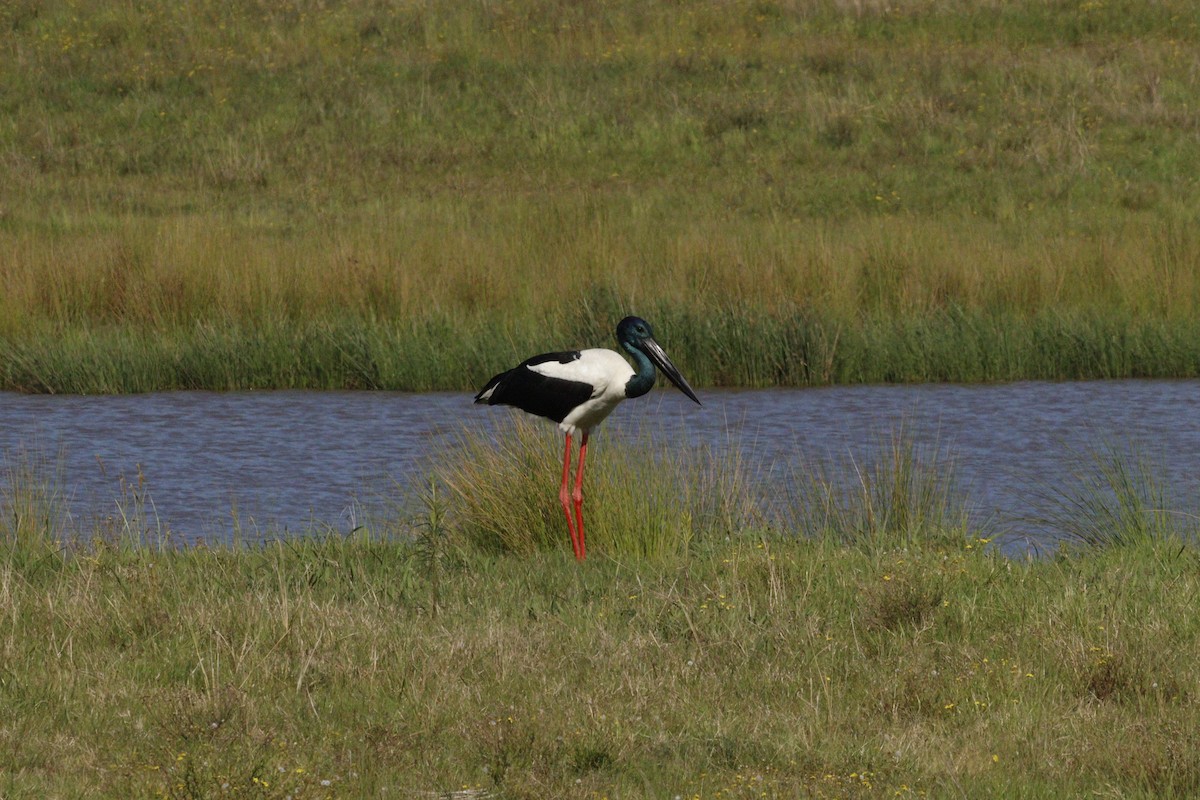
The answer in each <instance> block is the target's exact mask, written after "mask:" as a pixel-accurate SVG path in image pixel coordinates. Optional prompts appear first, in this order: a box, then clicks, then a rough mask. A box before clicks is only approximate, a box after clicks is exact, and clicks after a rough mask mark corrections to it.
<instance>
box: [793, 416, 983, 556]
mask: <svg viewBox="0 0 1200 800" xmlns="http://www.w3.org/2000/svg"><path fill="white" fill-rule="evenodd" d="M880 439H881V440H880V443H879V444H880V446H879V447H878V448H877V450H876V452H875V453H874V454H873V456H872V458H871V459H870V460H868V461H867V462H866V463H861V464H860V463H857V462H855V461H853V460H851V461H849V462H848V463H843V464H837V465H821V464H806V463H801V464H796V465H792V467H791V469H792V475H791V477H790V478H789V480H788V481H787V484H786V485H787V487H788V488H789V495H788V497H787V500H786V505H785V506H784V507H783V508H781V509H779V511H778V512H777V513H779V514H780V516H781V518H782V520H783V524H784V527H785V529H787V530H793V531H796V532H798V533H799V534H800V535H803V536H807V537H812V538H829V539H831V540H833V541H835V542H838V543H841V544H851V543H853V544H855V545H856V546H859V547H867V548H882V549H885V550H894V549H904V548H908V547H916V546H920V545H922V544H923V543H928V542H930V541H934V540H940V539H943V538H945V539H947V540H948V541H950V542H955V543H959V544H961V543H963V542H965V541H966V538H967V530H968V517H969V508H968V505H967V502H966V499H965V497H964V496H963V493H962V489H961V487H959V486H957V485H956V483H955V477H954V464H953V460H952V459H951V458H950V457H949V455H948V454H947V453H945V452H943V451H942V450H941V449H940V448H939V446H938V444H937V443H936V442H935V443H933V444H930V445H922V444H920V443H918V442H917V441H916V440H915V439H914V438H913V437H912V435H911V434H909V433H908V432H906V430H905V429H904V427H903V426H901V427H899V428H898V429H896V430H893V431H892V432H891V434H890V435H888V436H885V437H880Z"/></svg>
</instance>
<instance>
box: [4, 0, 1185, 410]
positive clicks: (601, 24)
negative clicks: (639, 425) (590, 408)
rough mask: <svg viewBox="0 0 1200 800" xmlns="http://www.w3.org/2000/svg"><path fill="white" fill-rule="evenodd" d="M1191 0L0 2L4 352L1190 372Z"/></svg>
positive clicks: (349, 382) (39, 375) (244, 370)
mask: <svg viewBox="0 0 1200 800" xmlns="http://www.w3.org/2000/svg"><path fill="white" fill-rule="evenodd" d="M1192 10H1193V9H1192V8H1191V6H1190V4H1188V3H1183V2H1163V3H1155V4H1144V3H1132V2H1103V3H1093V2H1088V3H1083V4H1080V3H1077V2H1053V3H1045V2H1032V0H1031V1H1030V2H1015V3H1004V4H994V3H975V2H955V3H937V4H928V3H921V2H900V3H892V4H890V5H887V6H885V5H883V4H877V3H840V2H820V3H792V2H770V1H769V0H768V1H766V2H752V3H751V2H748V3H736V4H733V5H729V4H727V3H715V2H712V3H710V2H702V3H693V4H688V5H687V6H686V7H679V6H678V5H677V4H670V3H660V2H648V3H647V2H629V1H627V0H618V2H610V3H600V4H597V3H592V4H585V5H584V6H580V5H578V4H569V3H567V4H564V3H559V2H550V1H549V0H545V1H542V0H525V1H523V2H512V3H502V4H496V3H451V2H431V3H424V4H417V5H409V6H403V7H393V6H389V5H386V4H380V3H376V2H367V1H364V2H350V3H340V4H319V3H306V2H284V1H282V0H281V1H280V2H258V3H251V4H240V5H237V6H230V5H229V4H226V3H218V2H212V0H191V1H190V2H186V3H167V2H150V3H143V4H139V5H138V6H137V7H136V8H134V7H133V6H122V5H119V4H118V5H113V4H107V5H100V6H95V5H84V6H80V5H79V4H75V3H70V2H66V0H51V2H13V3H8V4H6V5H5V7H4V8H3V9H0V50H2V51H3V53H4V58H2V59H0V85H3V86H4V87H5V92H4V94H3V96H2V97H0V109H2V110H3V111H4V116H5V119H6V120H8V123H7V124H6V125H5V126H2V127H0V169H2V170H3V174H4V177H5V196H4V199H3V201H2V204H0V280H2V282H3V285H4V286H5V292H4V294H3V297H0V365H2V366H3V374H0V386H4V387H8V388H16V389H22V390H29V391H137V390H146V389H152V388H167V387H175V386H204V387H211V388H224V387H229V386H237V387H249V386H279V387H284V386H287V387H301V386H350V387H354V386H371V385H381V386H386V387H389V388H407V389H422V388H429V387H437V388H455V389H462V388H467V387H468V386H474V385H476V384H478V383H479V382H480V381H482V380H485V379H486V378H487V377H488V376H489V375H490V374H492V372H494V371H496V370H498V369H500V368H502V367H503V366H506V365H507V364H508V363H509V362H510V361H511V358H512V357H513V356H514V355H515V354H520V355H525V354H528V353H529V352H533V351H536V350H538V349H547V348H555V347H565V346H576V345H593V344H603V343H607V342H609V341H610V340H611V337H612V328H613V326H614V323H615V322H616V320H618V319H620V317H621V316H623V315H624V314H626V313H628V312H637V313H641V314H643V315H644V316H646V317H647V318H650V319H651V321H653V322H655V323H657V325H658V327H659V329H660V332H661V333H662V334H663V338H664V340H666V341H667V342H669V343H672V344H673V345H674V346H675V347H676V349H683V350H685V351H686V354H685V357H683V358H681V359H680V364H681V366H682V367H684V368H685V370H686V371H687V372H688V373H689V375H692V374H695V375H696V381H697V382H699V383H701V384H716V383H720V384H739V385H744V384H756V385H757V384H771V385H775V384H801V383H806V382H828V381H838V382H851V381H876V380H997V379H1008V378H1013V377H1018V378H1026V377H1099V376H1106V375H1122V376H1124V375H1141V374H1153V375H1193V374H1195V370H1196V364H1197V363H1200V359H1198V358H1197V352H1198V351H1200V333H1198V332H1197V330H1196V325H1195V324H1194V322H1193V321H1194V320H1195V319H1196V318H1197V311H1198V310H1200V309H1198V307H1197V306H1198V302H1200V284H1197V281H1196V275H1198V274H1200V269H1197V266H1198V265H1197V261H1196V259H1197V256H1196V254H1197V253H1200V247H1198V246H1197V244H1200V243H1198V242H1197V234H1196V230H1197V225H1196V222H1197V219H1196V209H1197V208H1200V196H1198V192H1200V184H1197V182H1196V181H1195V179H1194V177H1193V176H1192V170H1191V169H1190V165H1192V164H1194V163H1197V161H1198V160H1200V152H1198V147H1200V145H1198V144H1197V141H1196V138H1195V136H1194V135H1193V132H1194V130H1195V128H1196V124H1197V118H1196V115H1197V114H1198V113H1200V86H1198V85H1197V78H1196V76H1197V75H1200V71H1198V70H1197V69H1196V68H1195V67H1196V53H1197V52H1200V47H1197V45H1198V44H1200V25H1198V24H1197V22H1196V20H1195V15H1194V14H1193V13H1192ZM714 331H724V332H725V335H724V336H723V337H722V338H718V337H715V336H713V335H712V333H713V332H714ZM737 331H763V332H765V333H767V334H769V335H770V336H771V337H774V338H768V339H767V341H766V343H763V342H760V341H757V340H754V339H752V338H750V337H749V336H738V335H735V333H736V332H737ZM776 347H784V348H786V349H784V350H783V352H780V351H779V350H777V349H776ZM714 351H716V352H717V353H718V355H717V358H718V360H717V361H716V362H715V364H716V365H715V366H714V365H713V364H714V362H713V361H712V359H713V358H714V355H713V353H714ZM294 353H299V354H300V355H299V356H295V355H293V354H294ZM368 356H369V357H368ZM231 365H233V366H231ZM442 365H444V366H442ZM705 373H707V374H705Z"/></svg>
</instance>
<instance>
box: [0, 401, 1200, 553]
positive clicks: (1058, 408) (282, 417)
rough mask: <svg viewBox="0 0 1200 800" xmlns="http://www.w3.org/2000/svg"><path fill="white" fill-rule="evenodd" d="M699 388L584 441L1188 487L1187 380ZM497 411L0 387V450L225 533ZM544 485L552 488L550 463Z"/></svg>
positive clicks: (406, 477) (964, 482)
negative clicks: (901, 459) (1132, 478)
mask: <svg viewBox="0 0 1200 800" xmlns="http://www.w3.org/2000/svg"><path fill="white" fill-rule="evenodd" d="M701 399H702V400H703V401H704V404H705V405H704V407H703V408H699V407H696V406H694V405H693V404H691V403H690V402H689V401H688V400H687V399H686V398H684V397H683V396H682V395H680V394H679V393H678V392H676V391H675V390H674V389H669V388H663V387H660V388H659V389H657V390H656V391H655V392H654V393H653V394H651V395H650V396H649V397H647V398H642V399H639V400H631V401H629V402H627V403H624V404H623V405H622V406H621V407H620V408H619V409H618V410H617V412H616V413H614V415H613V416H612V417H611V418H610V419H609V420H608V421H607V422H605V423H604V425H603V426H602V427H601V428H600V429H599V430H598V432H597V437H596V438H594V439H593V442H594V443H595V444H596V445H597V446H596V447H595V450H594V456H593V457H595V458H603V453H604V448H603V441H604V439H603V438H600V437H605V438H607V437H613V436H617V437H620V436H632V435H635V434H637V433H644V432H646V431H649V432H650V434H651V435H654V436H658V437H664V438H666V439H668V440H670V439H683V438H689V439H694V440H705V441H708V442H711V443H712V444H713V445H714V446H716V447H717V448H723V447H733V446H736V447H739V448H740V449H741V451H742V455H743V461H744V462H745V463H746V464H747V465H748V466H749V467H750V468H751V471H752V472H753V473H755V474H759V475H761V476H762V479H763V481H764V483H768V484H769V483H770V482H773V481H775V482H780V481H786V480H788V478H787V477H786V476H788V475H789V474H792V473H793V470H790V469H789V468H787V467H788V466H789V465H796V464H813V463H831V464H841V465H845V464H848V463H850V462H851V460H853V462H855V463H859V464H866V463H869V462H870V461H871V459H872V458H873V457H874V455H875V454H876V453H877V452H878V448H879V447H880V446H881V443H882V442H883V441H885V440H886V439H887V437H888V436H889V435H890V433H891V432H892V431H894V430H897V429H898V428H900V427H901V426H903V428H904V430H905V431H906V432H907V433H908V435H909V437H910V438H911V440H912V441H913V442H915V443H916V444H917V445H919V446H922V447H926V446H927V447H936V448H937V449H938V451H939V452H942V453H944V454H945V455H946V456H948V457H949V459H950V460H952V461H953V463H954V465H955V469H954V473H955V476H956V482H957V484H958V486H959V487H960V489H961V491H962V492H963V493H964V494H965V496H966V497H967V498H968V501H969V503H970V505H971V506H972V507H973V509H974V513H975V514H976V515H978V516H980V517H981V518H989V517H990V518H998V519H1002V520H1020V519H1022V518H1023V517H1027V516H1029V514H1030V513H1031V511H1032V509H1031V506H1030V502H1031V501H1030V498H1031V496H1033V495H1036V494H1038V493H1039V492H1044V490H1045V488H1046V487H1050V486H1056V485H1060V484H1062V483H1063V482H1064V481H1065V480H1067V479H1068V478H1069V476H1070V475H1071V474H1072V473H1078V472H1080V471H1081V470H1086V469H1088V468H1090V467H1091V466H1093V465H1092V464H1090V463H1089V458H1088V454H1089V453H1090V452H1092V451H1094V450H1096V449H1097V448H1104V447H1107V446H1113V445H1117V446H1121V447H1125V446H1133V447H1134V448H1136V449H1137V450H1138V451H1139V452H1140V453H1142V454H1143V455H1144V456H1147V457H1148V458H1149V460H1151V461H1152V462H1153V463H1154V465H1155V469H1156V470H1157V471H1156V473H1155V474H1156V475H1157V476H1158V477H1159V478H1160V479H1161V480H1162V481H1164V482H1165V483H1166V484H1167V485H1168V486H1169V487H1170V488H1171V489H1172V491H1173V493H1174V494H1175V496H1178V497H1181V498H1187V499H1190V498H1194V497H1196V496H1197V492H1196V488H1197V487H1196V473H1197V469H1196V467H1197V465H1198V463H1200V382H1197V381H1101V382H1083V383H1040V382H1038V383H1034V382H1031V383H1014V384H1002V385H983V386H951V385H918V386H853V387H832V388H820V389H769V390H710V391H704V392H701ZM513 413H519V412H512V411H509V410H503V409H497V408H486V407H481V406H475V405H473V404H472V402H471V395H470V394H469V393H465V392H464V393H453V394H449V393H435V394H399V393H385V392H246V393H228V394H218V393H210V392H171V393H162V394H145V395H125V396H96V397H78V396H70V397H55V396H41V395H38V396H32V395H17V394H0V450H2V451H3V452H4V454H5V457H6V460H7V461H8V462H9V463H10V464H12V463H16V462H17V461H18V460H20V459H22V458H26V457H27V456H23V455H21V454H22V453H40V454H42V455H43V456H47V457H48V458H49V460H50V461H51V462H52V463H54V464H58V465H59V467H60V468H61V470H62V485H63V487H64V488H65V489H66V491H67V493H68V494H69V496H70V501H71V507H72V510H73V513H74V514H75V515H76V516H77V517H80V518H87V517H88V516H89V515H90V516H98V517H103V516H104V515H106V514H109V515H111V514H113V513H116V509H117V507H118V501H119V500H120V498H121V482H122V479H124V480H125V481H126V483H127V484H129V483H134V482H136V481H137V480H138V475H139V471H140V474H141V475H142V476H143V477H144V480H145V486H146V487H148V490H149V497H150V498H151V499H152V501H153V509H154V511H155V512H156V513H157V517H158V519H159V520H161V522H162V523H163V524H165V525H167V526H169V527H170V529H171V531H173V533H174V535H177V536H181V537H183V538H185V539H194V538H197V537H204V538H208V539H212V538H222V537H228V536H229V535H231V532H232V531H233V530H234V528H235V519H236V526H237V527H240V529H241V530H242V532H243V533H248V532H249V533H255V532H257V533H262V534H265V533H272V532H278V531H281V530H284V529H286V530H288V531H293V532H297V531H299V532H303V531H308V530H310V529H312V528H314V527H316V528H318V529H329V528H332V529H334V530H343V531H344V530H349V529H351V528H352V527H353V526H354V525H355V524H357V522H358V521H360V518H361V516H362V515H363V514H364V513H368V512H369V510H370V509H372V508H378V507H380V506H382V505H384V504H386V498H387V497H389V496H395V495H396V494H397V493H396V491H395V488H394V487H395V484H396V483H397V482H398V483H400V484H404V483H407V482H411V481H414V480H419V479H420V477H421V475H422V474H423V472H424V469H423V467H422V461H423V459H425V458H427V457H428V456H429V455H430V454H431V453H436V451H437V449H438V448H439V447H441V446H442V443H443V442H444V437H446V436H447V434H453V433H454V432H455V431H457V430H458V429H459V420H460V419H467V420H470V421H472V422H476V423H480V424H482V425H484V426H485V427H484V430H485V431H486V430H494V429H496V427H497V426H503V425H505V424H506V423H507V422H508V420H509V414H513ZM780 465H784V467H785V468H783V469H780V468H779V467H780ZM760 468H761V469H760ZM546 484H547V490H548V491H553V490H554V489H555V488H556V486H557V476H556V475H547V476H546ZM763 488H764V489H768V490H769V489H770V488H772V487H770V486H769V485H767V486H764V487H763Z"/></svg>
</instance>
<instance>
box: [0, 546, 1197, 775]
mask: <svg viewBox="0 0 1200 800" xmlns="http://www.w3.org/2000/svg"><path fill="white" fill-rule="evenodd" d="M1196 567H1197V554H1196V552H1195V550H1194V548H1193V547H1191V546H1188V547H1181V546H1180V545H1179V544H1177V543H1176V544H1173V545H1170V546H1166V545H1163V546H1140V547H1138V546H1131V547H1123V548H1119V549H1116V550H1097V551H1091V552H1089V553H1087V554H1084V555H1081V556H1078V557H1075V558H1070V559H1046V560H1036V561H1028V562H1027V561H1009V560H1005V559H1003V558H1001V557H999V556H997V555H994V554H993V553H991V552H990V551H989V550H988V549H987V548H986V547H985V546H984V545H983V544H982V543H981V542H980V541H978V540H973V539H969V538H968V539H963V540H961V541H960V543H959V544H958V545H957V546H953V547H952V546H941V547H939V546H932V545H924V546H916V547H912V548H905V549H891V548H886V547H885V548H869V547H862V546H856V545H854V544H836V543H833V542H832V541H828V540H827V541H823V542H822V541H808V540H797V539H777V538H771V537H767V538H760V537H758V536H756V535H753V534H747V535H744V536H739V537H735V538H734V539H733V540H732V541H729V542H716V541H710V542H705V543H702V544H697V545H695V546H693V548H692V549H691V551H690V553H689V555H688V556H687V557H686V558H681V559H675V560H668V561H666V562H657V563H654V562H646V561H641V560H634V561H628V560H622V559H609V558H604V557H593V558H592V559H591V560H589V561H588V562H587V563H586V564H584V565H577V564H575V563H574V562H573V559H571V558H570V555H569V553H568V552H567V551H566V549H565V548H561V549H559V550H558V551H542V552H541V553H539V554H535V555H532V556H526V557H514V556H495V555H493V556H480V555H474V556H471V555H464V554H463V553H461V552H459V553H455V554H453V555H447V556H445V557H444V558H442V559H441V560H439V561H438V562H437V563H436V564H435V565H434V566H433V567H432V568H431V565H430V562H429V560H428V559H427V557H426V555H425V554H424V553H423V551H421V550H420V549H419V548H415V547H413V546H410V545H406V544H404V543H399V542H385V541H373V540H368V539H357V540H341V539H338V540H328V541H323V542H322V541H311V540H310V541H303V542H293V543H282V544H272V545H268V546H264V547H261V548H242V549H232V550H231V549H225V548H216V549H207V548H204V549H192V550H185V551H173V550H169V551H165V552H162V551H157V550H155V549H152V548H125V549H118V548H108V547H93V548H88V549H86V550H83V551H79V552H75V553H73V554H72V555H70V556H64V554H63V553H61V552H54V551H51V550H45V549H43V550H37V549H34V550H32V551H31V550H17V549H13V548H12V547H11V545H7V544H6V545H5V547H4V549H3V553H2V558H0V600H2V602H3V608H4V618H3V623H2V624H0V647H2V648H3V652H4V664H5V666H4V676H3V680H2V681H0V698H2V699H3V703H4V707H5V709H6V713H5V716H4V720H3V722H2V723H0V751H2V752H3V754H4V755H3V761H4V763H5V765H6V766H5V769H4V771H3V774H2V775H0V791H2V792H3V793H4V794H5V795H6V796H9V797H24V796H30V797H31V796H38V797H163V796H165V797H178V798H187V797H196V798H199V797H261V798H284V797H394V796H405V797H414V796H455V797H497V798H509V797H513V798H515V797H530V798H532V797H563V798H572V797H578V798H599V797H609V798H622V797H625V798H641V797H675V796H683V797H701V798H717V797H743V798H750V797H755V798H758V797H764V796H765V797H796V796H812V797H831V798H832V797H895V796H900V797H961V796H963V795H964V794H965V795H966V796H971V797H997V796H1004V797H1078V796H1085V795H1089V794H1092V793H1104V794H1114V795H1116V796H1121V797H1144V798H1150V797H1186V796H1191V795H1193V794H1194V793H1195V791H1196V790H1197V786H1198V785H1200V756H1198V755H1197V754H1198V753H1200V717H1197V714H1196V704H1195V687H1196V686H1197V682H1198V681H1200V674H1198V672H1197V670H1198V669H1200V668H1198V667H1197V664H1196V660H1195V658H1194V657H1193V654H1194V653H1195V651H1196V648H1197V647H1200V625H1198V624H1197V623H1196V621H1195V619H1196V617H1195V614H1194V613H1193V611H1194V599H1195V595H1196V592H1197V591H1200V586H1197V581H1196V575H1197V569H1196ZM455 793H459V794H455Z"/></svg>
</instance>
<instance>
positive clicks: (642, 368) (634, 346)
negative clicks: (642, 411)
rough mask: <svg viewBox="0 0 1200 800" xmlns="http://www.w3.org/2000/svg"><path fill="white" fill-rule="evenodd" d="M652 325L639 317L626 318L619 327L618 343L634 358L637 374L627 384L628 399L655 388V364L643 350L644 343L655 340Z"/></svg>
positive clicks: (626, 394) (626, 393)
mask: <svg viewBox="0 0 1200 800" xmlns="http://www.w3.org/2000/svg"><path fill="white" fill-rule="evenodd" d="M653 337H654V332H653V331H652V330H651V329H650V323H648V322H646V320H644V319H640V318H638V317H626V318H625V319H623V320H621V323H620V324H619V325H617V341H618V342H619V343H620V344H621V349H623V350H624V351H625V352H626V353H629V355H630V357H632V358H633V364H634V367H635V372H634V375H633V377H632V378H630V379H629V381H628V382H627V383H626V384H625V396H626V397H641V396H642V395H644V394H646V393H647V392H649V391H650V390H651V389H653V388H654V380H655V377H656V373H655V371H654V363H653V362H652V361H651V360H650V358H649V356H647V355H646V353H645V351H644V350H642V342H644V341H646V340H647V339H653Z"/></svg>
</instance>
